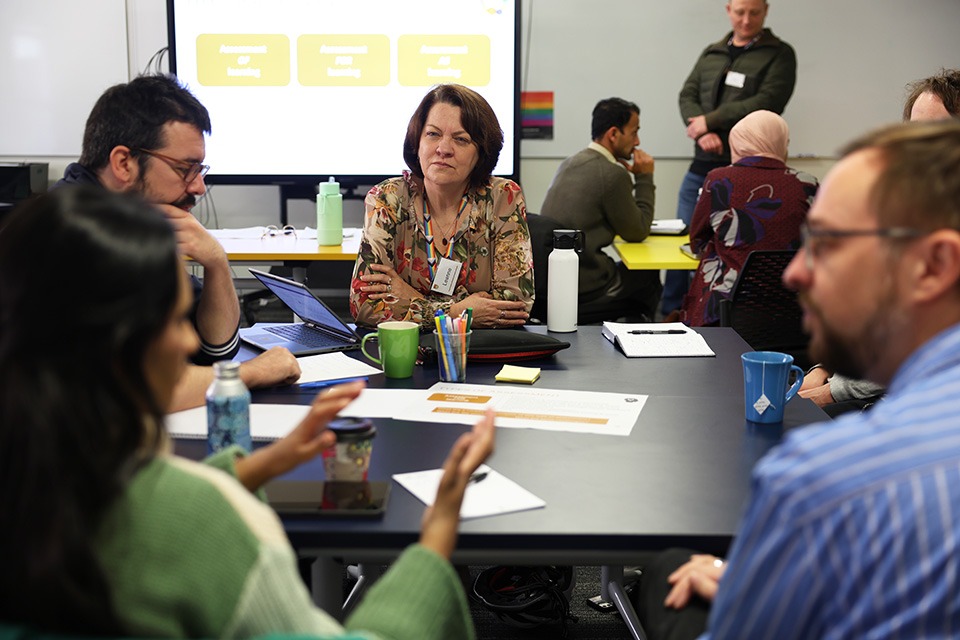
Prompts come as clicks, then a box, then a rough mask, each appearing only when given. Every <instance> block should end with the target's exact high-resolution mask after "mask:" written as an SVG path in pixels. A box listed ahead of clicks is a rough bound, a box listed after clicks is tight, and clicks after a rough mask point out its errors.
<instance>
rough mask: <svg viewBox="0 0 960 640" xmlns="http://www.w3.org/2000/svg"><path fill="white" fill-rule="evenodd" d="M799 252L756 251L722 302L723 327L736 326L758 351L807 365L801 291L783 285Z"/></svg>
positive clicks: (721, 318)
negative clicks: (778, 352) (791, 358)
mask: <svg viewBox="0 0 960 640" xmlns="http://www.w3.org/2000/svg"><path fill="white" fill-rule="evenodd" d="M795 254H796V251H752V252H751V253H750V255H749V256H747V261H746V262H745V263H744V265H743V270H742V271H741V272H740V276H739V277H738V278H737V281H736V283H734V285H733V291H732V292H731V293H730V298H729V299H727V300H723V301H721V303H720V326H721V327H733V329H734V330H735V331H736V332H737V333H738V334H740V337H741V338H743V339H744V341H746V343H747V344H749V345H750V347H751V348H752V349H755V350H757V351H780V352H782V353H787V354H790V355H792V356H793V358H794V361H795V362H796V363H797V366H799V367H801V368H804V369H805V368H807V367H808V366H809V364H810V363H809V358H808V356H807V343H808V342H809V341H810V338H809V336H807V335H806V334H805V333H804V332H803V323H802V317H803V312H802V310H801V308H800V303H799V302H798V301H797V292H796V291H791V290H789V289H787V288H786V287H785V286H784V285H783V280H782V277H783V271H784V269H786V268H787V265H788V264H790V261H791V260H792V259H793V256H794V255H795Z"/></svg>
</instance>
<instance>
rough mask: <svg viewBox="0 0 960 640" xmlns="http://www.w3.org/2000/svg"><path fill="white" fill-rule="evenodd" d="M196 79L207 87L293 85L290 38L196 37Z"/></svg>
mask: <svg viewBox="0 0 960 640" xmlns="http://www.w3.org/2000/svg"><path fill="white" fill-rule="evenodd" d="M197 79H198V80H199V81H200V84H202V85H204V86H208V87H283V86H286V85H288V84H290V38H288V37H287V36H285V35H280V34H263V33H253V34H242V33H227V34H217V33H204V34H202V35H199V36H197Z"/></svg>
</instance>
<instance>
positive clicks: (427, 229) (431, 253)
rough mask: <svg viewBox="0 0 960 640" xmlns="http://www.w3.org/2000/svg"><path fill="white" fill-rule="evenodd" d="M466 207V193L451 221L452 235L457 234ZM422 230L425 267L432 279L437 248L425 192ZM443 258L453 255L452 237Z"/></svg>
mask: <svg viewBox="0 0 960 640" xmlns="http://www.w3.org/2000/svg"><path fill="white" fill-rule="evenodd" d="M466 208H467V194H463V198H462V199H461V201H460V210H459V211H457V217H456V218H455V219H454V222H453V235H454V236H455V235H457V228H458V227H459V226H460V216H461V215H463V212H464V211H465V210H466ZM423 230H424V233H426V236H427V237H426V240H427V267H429V269H430V280H431V282H432V281H433V279H434V277H436V273H435V269H436V264H437V249H436V247H434V246H433V220H432V219H431V217H430V205H428V204H427V194H426V193H424V194H423ZM442 255H443V257H444V258H449V257H450V256H451V255H453V237H451V238H450V244H448V245H447V249H446V252H444V253H443V254H442Z"/></svg>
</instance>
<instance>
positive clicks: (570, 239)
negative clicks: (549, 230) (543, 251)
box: [553, 229, 580, 249]
mask: <svg viewBox="0 0 960 640" xmlns="http://www.w3.org/2000/svg"><path fill="white" fill-rule="evenodd" d="M579 237H580V231H578V230H576V229H556V230H555V231H554V232H553V248H554V249H578V248H579V244H580V243H579Z"/></svg>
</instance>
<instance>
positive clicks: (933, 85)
mask: <svg viewBox="0 0 960 640" xmlns="http://www.w3.org/2000/svg"><path fill="white" fill-rule="evenodd" d="M907 91H908V95H907V101H906V102H905V103H904V104H903V120H904V122H906V121H908V120H910V112H911V111H913V105H914V103H915V102H916V101H917V98H919V97H920V95H921V94H924V93H932V94H933V95H935V96H937V97H938V98H940V102H942V103H943V107H944V109H946V110H947V113H949V114H950V115H952V116H960V69H941V70H940V73H938V74H937V75H935V76H930V77H929V78H924V79H923V80H917V81H916V82H911V83H910V84H908V85H907Z"/></svg>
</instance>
